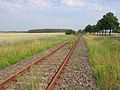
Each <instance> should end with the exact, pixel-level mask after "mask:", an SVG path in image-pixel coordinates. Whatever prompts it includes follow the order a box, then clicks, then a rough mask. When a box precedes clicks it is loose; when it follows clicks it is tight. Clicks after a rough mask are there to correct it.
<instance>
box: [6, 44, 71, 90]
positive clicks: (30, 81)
mask: <svg viewBox="0 0 120 90" xmlns="http://www.w3.org/2000/svg"><path fill="white" fill-rule="evenodd" d="M69 50H70V46H69V44H68V45H66V46H64V47H63V48H62V49H60V50H58V51H57V52H56V53H55V54H53V55H52V56H50V57H48V58H46V60H44V61H43V63H42V64H39V65H35V66H34V67H33V68H32V69H31V72H28V73H26V74H25V75H24V76H22V77H19V78H18V79H17V82H13V83H11V85H10V86H9V87H8V89H7V90H46V87H47V86H48V84H49V83H50V81H51V80H52V78H53V76H54V75H55V73H56V72H57V70H58V68H59V67H60V65H61V64H62V62H63V61H64V58H65V57H66V55H67V54H68V52H69Z"/></svg>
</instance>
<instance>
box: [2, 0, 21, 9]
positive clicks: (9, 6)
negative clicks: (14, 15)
mask: <svg viewBox="0 0 120 90" xmlns="http://www.w3.org/2000/svg"><path fill="white" fill-rule="evenodd" d="M0 8H3V9H7V10H10V11H15V10H19V9H21V6H20V5H19V4H18V3H17V2H10V1H7V0H0Z"/></svg>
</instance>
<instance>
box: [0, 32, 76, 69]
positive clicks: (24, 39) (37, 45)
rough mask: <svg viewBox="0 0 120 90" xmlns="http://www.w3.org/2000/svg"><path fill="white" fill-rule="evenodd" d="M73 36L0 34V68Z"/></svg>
mask: <svg viewBox="0 0 120 90" xmlns="http://www.w3.org/2000/svg"><path fill="white" fill-rule="evenodd" d="M73 37H74V36H66V35H63V34H0V69H3V68H5V67H7V66H9V65H11V64H14V63H16V62H18V61H21V60H23V59H25V58H27V57H29V56H32V55H33V54H36V53H39V52H41V51H43V50H46V49H48V48H50V47H52V46H54V45H56V44H58V43H60V42H65V41H69V40H70V39H73Z"/></svg>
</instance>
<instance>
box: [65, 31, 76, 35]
mask: <svg viewBox="0 0 120 90" xmlns="http://www.w3.org/2000/svg"><path fill="white" fill-rule="evenodd" d="M65 34H66V35H71V34H74V35H75V34H76V32H75V31H74V30H66V31H65Z"/></svg>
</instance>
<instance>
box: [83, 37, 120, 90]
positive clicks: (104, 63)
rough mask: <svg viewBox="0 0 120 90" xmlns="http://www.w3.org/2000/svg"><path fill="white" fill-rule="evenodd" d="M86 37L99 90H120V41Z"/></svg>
mask: <svg viewBox="0 0 120 90" xmlns="http://www.w3.org/2000/svg"><path fill="white" fill-rule="evenodd" d="M101 37H102V36H92V35H88V36H84V38H85V41H86V44H87V46H88V52H89V60H90V64H91V65H92V68H93V72H94V75H95V78H96V80H97V83H98V88H99V90H119V89H120V41H118V40H114V39H110V38H101Z"/></svg>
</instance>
